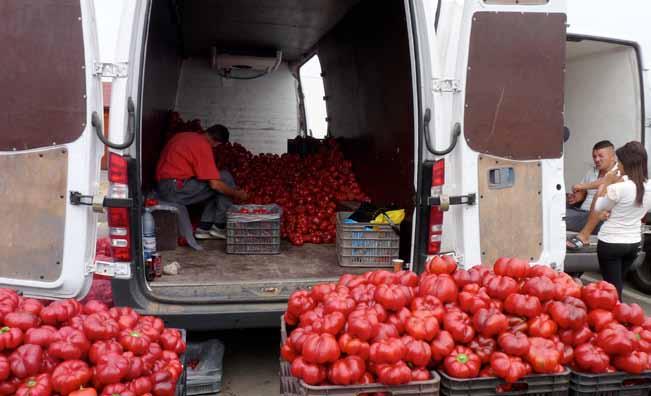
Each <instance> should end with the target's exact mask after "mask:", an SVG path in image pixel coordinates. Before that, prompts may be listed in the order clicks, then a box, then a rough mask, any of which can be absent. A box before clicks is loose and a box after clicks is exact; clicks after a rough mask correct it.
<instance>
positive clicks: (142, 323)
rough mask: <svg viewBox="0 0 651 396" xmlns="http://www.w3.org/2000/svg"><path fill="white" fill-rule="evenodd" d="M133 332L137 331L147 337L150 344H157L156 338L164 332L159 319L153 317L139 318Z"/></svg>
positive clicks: (162, 324)
mask: <svg viewBox="0 0 651 396" xmlns="http://www.w3.org/2000/svg"><path fill="white" fill-rule="evenodd" d="M134 330H138V331H139V332H141V333H142V334H144V335H146V336H147V337H149V339H150V340H151V342H158V338H159V337H160V335H161V333H162V332H163V331H164V330H165V324H164V323H163V320H162V319H161V318H157V317H155V316H141V317H140V318H139V319H138V323H137V324H136V327H134Z"/></svg>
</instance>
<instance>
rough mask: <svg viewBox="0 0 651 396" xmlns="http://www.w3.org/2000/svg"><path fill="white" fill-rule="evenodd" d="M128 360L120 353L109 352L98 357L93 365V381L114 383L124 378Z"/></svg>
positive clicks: (127, 371)
mask: <svg viewBox="0 0 651 396" xmlns="http://www.w3.org/2000/svg"><path fill="white" fill-rule="evenodd" d="M128 373H129V361H128V360H127V358H125V357H124V356H122V355H118V354H115V353H111V354H108V355H103V356H101V357H100V358H99V361H98V362H97V365H96V366H95V372H94V375H93V382H94V383H95V384H96V385H108V384H115V383H118V382H120V381H122V380H123V379H124V378H126V376H127V374H128Z"/></svg>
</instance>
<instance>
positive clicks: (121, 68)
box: [93, 62, 129, 78]
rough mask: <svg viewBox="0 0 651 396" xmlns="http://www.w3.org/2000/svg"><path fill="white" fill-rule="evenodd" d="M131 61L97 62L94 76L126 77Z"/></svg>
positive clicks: (94, 65)
mask: <svg viewBox="0 0 651 396" xmlns="http://www.w3.org/2000/svg"><path fill="white" fill-rule="evenodd" d="M128 68H129V62H116V63H110V62H95V63H94V64H93V76H96V77H106V78H126V77H127V76H128Z"/></svg>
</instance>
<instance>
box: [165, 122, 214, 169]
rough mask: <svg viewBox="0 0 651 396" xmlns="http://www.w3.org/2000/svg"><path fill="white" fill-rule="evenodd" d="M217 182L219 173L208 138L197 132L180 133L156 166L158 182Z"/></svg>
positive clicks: (166, 148) (172, 139) (169, 143)
mask: <svg viewBox="0 0 651 396" xmlns="http://www.w3.org/2000/svg"><path fill="white" fill-rule="evenodd" d="M193 177H194V178H196V179H199V180H216V179H219V171H218V170H217V166H216V165H215V156H214V154H213V151H212V146H211V145H210V142H209V141H208V138H207V137H206V136H205V135H203V134H201V133H197V132H180V133H177V134H175V135H174V136H172V138H171V139H170V141H169V142H167V144H166V145H165V148H163V152H162V153H161V155H160V158H159V159H158V165H157V166H156V180H157V181H160V180H163V179H181V180H186V179H191V178H193Z"/></svg>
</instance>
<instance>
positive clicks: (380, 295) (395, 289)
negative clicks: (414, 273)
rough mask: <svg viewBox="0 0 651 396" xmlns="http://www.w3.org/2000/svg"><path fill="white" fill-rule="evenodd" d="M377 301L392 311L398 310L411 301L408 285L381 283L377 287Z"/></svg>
mask: <svg viewBox="0 0 651 396" xmlns="http://www.w3.org/2000/svg"><path fill="white" fill-rule="evenodd" d="M375 301H377V302H379V303H380V304H382V306H383V307H384V308H386V309H387V310H390V311H398V310H400V309H401V308H403V307H404V306H406V305H407V304H408V303H410V302H411V298H410V293H409V291H408V287H407V286H403V285H384V284H383V285H379V286H378V287H377V288H376V289H375Z"/></svg>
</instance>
